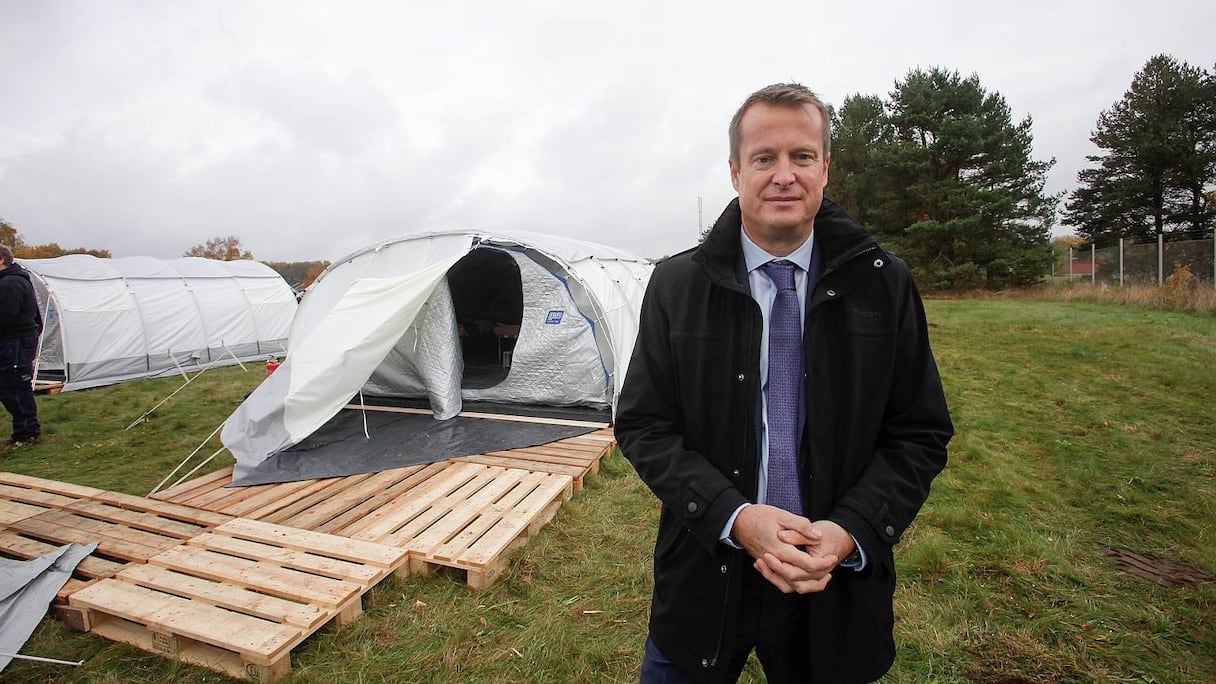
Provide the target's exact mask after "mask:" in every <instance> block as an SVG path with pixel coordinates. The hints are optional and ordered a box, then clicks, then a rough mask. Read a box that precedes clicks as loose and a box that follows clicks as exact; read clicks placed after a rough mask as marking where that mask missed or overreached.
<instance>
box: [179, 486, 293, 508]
mask: <svg viewBox="0 0 1216 684" xmlns="http://www.w3.org/2000/svg"><path fill="white" fill-rule="evenodd" d="M316 482H317V481H316V480H303V481H300V482H284V483H281V484H268V485H253V486H250V487H220V488H217V489H213V490H211V491H210V492H207V493H206V494H201V495H199V496H196V497H194V498H193V499H191V500H190V505H191V506H196V507H198V508H205V509H207V510H210V511H225V512H226V511H227V510H228V509H229V508H231V507H233V506H238V505H240V503H241V502H242V501H245V500H246V499H248V498H249V497H251V496H256V495H257V494H259V493H261V492H262V491H265V490H267V489H274V490H276V491H278V492H279V493H280V494H282V495H284V496H286V495H288V494H290V493H291V492H294V491H296V490H298V489H303V488H305V487H308V486H310V485H312V486H315V483H316Z"/></svg>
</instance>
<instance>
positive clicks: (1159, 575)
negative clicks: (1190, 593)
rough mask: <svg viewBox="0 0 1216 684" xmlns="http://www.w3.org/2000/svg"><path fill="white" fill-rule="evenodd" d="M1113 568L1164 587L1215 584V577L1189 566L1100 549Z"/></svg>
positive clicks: (1126, 551) (1124, 551)
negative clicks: (1113, 565)
mask: <svg viewBox="0 0 1216 684" xmlns="http://www.w3.org/2000/svg"><path fill="white" fill-rule="evenodd" d="M1100 553H1101V554H1102V555H1103V556H1106V557H1107V558H1109V559H1111V561H1113V562H1114V564H1115V567H1116V568H1118V569H1119V570H1120V571H1122V572H1125V573H1127V574H1129V575H1131V576H1133V577H1139V578H1140V579H1146V580H1149V581H1152V582H1156V583H1157V584H1160V585H1162V586H1165V587H1177V586H1184V587H1198V586H1200V585H1203V584H1211V583H1212V582H1216V577H1213V576H1212V575H1210V574H1208V573H1206V572H1204V571H1203V570H1200V569H1199V568H1194V567H1191V566H1189V565H1182V564H1180V563H1173V562H1170V561H1166V560H1161V559H1159V558H1153V557H1151V556H1144V555H1141V554H1138V553H1136V552H1135V551H1129V550H1127V549H1102V550H1101V551H1100Z"/></svg>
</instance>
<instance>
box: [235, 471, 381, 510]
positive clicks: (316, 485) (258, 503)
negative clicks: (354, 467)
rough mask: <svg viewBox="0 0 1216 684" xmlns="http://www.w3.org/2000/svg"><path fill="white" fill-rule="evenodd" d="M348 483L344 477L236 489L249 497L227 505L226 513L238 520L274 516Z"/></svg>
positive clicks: (360, 476)
mask: <svg viewBox="0 0 1216 684" xmlns="http://www.w3.org/2000/svg"><path fill="white" fill-rule="evenodd" d="M351 477H352V478H354V479H356V480H360V479H365V478H366V477H367V475H352V476H351ZM346 482H347V478H345V477H342V478H324V479H317V480H300V481H298V482H280V483H276V484H269V485H254V486H253V487H238V488H236V489H242V490H245V491H247V492H248V493H249V496H247V497H246V498H245V499H243V500H242V501H240V502H239V503H233V504H228V505H226V506H225V507H224V512H225V513H230V514H232V515H234V516H236V517H238V518H241V517H254V518H261V517H262V516H265V515H269V514H272V513H274V512H275V511H277V510H278V509H280V508H282V507H284V506H288V505H290V504H292V503H294V502H295V501H298V500H300V499H303V498H308V497H311V496H315V495H316V494H317V493H318V492H323V491H327V490H330V489H332V488H333V487H343V486H346ZM259 490H260V491H259Z"/></svg>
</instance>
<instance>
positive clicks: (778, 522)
mask: <svg viewBox="0 0 1216 684" xmlns="http://www.w3.org/2000/svg"><path fill="white" fill-rule="evenodd" d="M731 537H732V538H733V539H734V540H735V541H736V542H738V544H739V545H740V546H742V547H743V548H744V549H746V550H747V552H748V553H749V554H751V556H752V558H754V559H756V560H755V563H753V567H755V568H756V571H757V572H759V573H760V574H761V575H763V576H764V579H766V580H768V581H769V582H771V583H772V584H773V585H774V586H776V587H777V588H778V589H780V590H781V591H782V592H783V593H786V594H791V593H798V594H809V593H813V592H817V591H823V590H824V588H825V587H827V584H828V581H829V580H831V579H832V574H831V573H832V570H833V569H834V568H835V567H836V566H837V565H838V564H839V563H840V561H841V559H843V558H845V557H847V556H848V555H849V554H850V553H852V552H853V549H854V548H856V544H855V543H854V541H853V537H852V536H851V535H849V533H848V532H846V531H845V529H844V528H843V527H841V526H840V525H837V524H836V523H834V522H832V521H830V520H817V521H815V522H811V521H810V520H807V519H806V518H804V517H802V516H800V515H794V514H793V513H790V512H789V511H786V510H783V509H780V508H777V507H775V506H768V505H765V504H753V505H751V506H747V507H746V508H744V509H743V510H741V511H739V515H738V517H736V518H735V524H734V527H732V528H731Z"/></svg>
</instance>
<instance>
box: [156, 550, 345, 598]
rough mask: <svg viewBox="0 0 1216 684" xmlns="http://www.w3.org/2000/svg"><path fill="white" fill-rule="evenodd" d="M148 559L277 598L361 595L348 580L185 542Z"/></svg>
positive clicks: (183, 571)
mask: <svg viewBox="0 0 1216 684" xmlns="http://www.w3.org/2000/svg"><path fill="white" fill-rule="evenodd" d="M148 563H149V564H152V565H158V566H161V567H165V568H169V569H171V570H177V571H178V572H181V573H185V574H189V575H196V576H198V577H204V578H206V579H210V580H214V581H217V582H227V583H229V584H233V585H235V586H239V587H245V588H247V589H256V590H258V591H259V592H262V593H267V594H271V595H273V596H278V597H280V598H286V599H290V600H293V601H300V602H303V603H316V604H319V605H322V606H326V607H330V608H332V607H335V606H339V605H341V604H343V603H345V602H346V601H348V600H350V599H351V598H354V597H358V596H360V595H361V593H362V590H363V587H362V586H360V585H358V584H354V583H351V582H344V581H342V580H335V579H331V578H329V577H320V576H317V575H310V574H308V573H306V572H300V571H298V570H291V569H289V568H280V567H276V566H273V565H268V564H265V563H258V562H257V561H251V560H247V559H244V558H234V557H232V556H227V555H224V554H221V553H215V552H213V551H208V550H206V549H202V548H198V547H192V546H188V545H186V546H178V547H175V548H172V549H169V550H167V551H164V552H162V553H160V554H157V555H156V556H154V557H153V558H150V559H149V560H148Z"/></svg>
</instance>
